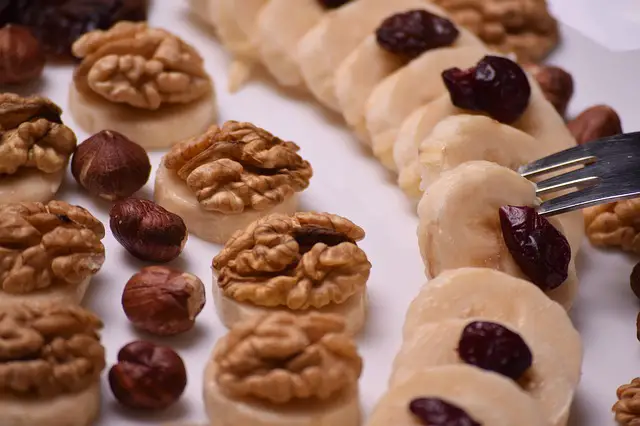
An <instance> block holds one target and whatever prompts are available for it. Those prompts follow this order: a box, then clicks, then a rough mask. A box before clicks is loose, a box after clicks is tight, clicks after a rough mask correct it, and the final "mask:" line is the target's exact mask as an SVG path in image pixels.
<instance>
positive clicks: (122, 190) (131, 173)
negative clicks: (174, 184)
mask: <svg viewBox="0 0 640 426" xmlns="http://www.w3.org/2000/svg"><path fill="white" fill-rule="evenodd" d="M71 173H72V174H73V177H74V178H75V179H76V181H77V182H78V183H79V184H80V185H81V186H82V187H83V188H84V189H86V190H87V191H89V193H91V194H93V195H96V196H98V197H100V198H104V199H106V200H110V201H113V200H117V199H121V198H127V197H129V196H131V195H133V193H135V192H136V191H138V190H139V189H140V188H142V187H143V186H144V184H145V183H147V181H148V180H149V174H151V163H150V162H149V156H148V155H147V152H146V151H145V150H144V148H142V147H141V146H140V145H138V144H137V143H135V142H132V141H130V140H129V139H128V138H127V137H126V136H124V135H122V134H120V133H118V132H114V131H112V130H103V131H101V132H99V133H96V134H95V135H93V136H91V137H90V138H89V139H87V140H86V141H84V142H82V143H81V144H80V145H78V148H77V149H76V152H75V154H73V159H72V160H71Z"/></svg>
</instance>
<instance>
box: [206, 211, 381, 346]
mask: <svg viewBox="0 0 640 426" xmlns="http://www.w3.org/2000/svg"><path fill="white" fill-rule="evenodd" d="M364 236H365V233H364V230H362V228H360V227H359V226H357V225H356V224H354V223H353V222H351V221H349V220H348V219H345V218H343V217H340V216H337V215H332V214H329V213H296V214H294V215H292V216H287V215H282V214H274V215H270V216H267V217H265V218H262V219H259V220H257V221H256V222H254V223H252V224H251V225H249V227H248V228H247V229H245V230H243V231H238V232H237V233H236V234H235V235H234V236H233V237H232V238H231V239H230V240H229V241H228V242H227V244H226V245H225V247H224V249H223V250H222V252H220V254H218V255H217V256H216V257H215V258H214V259H213V273H214V284H213V294H214V300H215V304H216V308H217V310H218V315H219V316H220V318H221V320H222V322H223V323H224V324H225V325H226V326H227V327H231V326H233V325H234V324H235V323H236V322H238V321H242V320H245V319H246V318H249V317H255V316H256V315H262V314H263V313H264V312H273V311H285V312H291V313H295V314H298V315H300V314H305V313H307V312H310V311H319V312H325V313H334V314H340V315H342V316H343V317H344V318H345V322H346V331H347V332H348V333H351V334H355V333H357V332H358V331H359V330H360V329H361V328H362V326H363V324H364V321H365V317H366V306H367V296H366V283H367V280H368V279H369V273H370V270H371V263H370V262H369V260H368V259H367V255H366V254H365V252H364V251H363V250H362V249H361V248H360V247H358V245H357V241H360V240H362V239H363V238H364Z"/></svg>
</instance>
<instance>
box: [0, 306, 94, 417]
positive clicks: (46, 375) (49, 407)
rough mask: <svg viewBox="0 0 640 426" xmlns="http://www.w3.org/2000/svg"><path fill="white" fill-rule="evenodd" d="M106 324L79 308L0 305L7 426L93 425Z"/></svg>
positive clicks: (0, 380) (0, 377) (1, 388)
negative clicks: (7, 306) (103, 326)
mask: <svg viewBox="0 0 640 426" xmlns="http://www.w3.org/2000/svg"><path fill="white" fill-rule="evenodd" d="M101 328H102V322H101V321H100V319H99V318H98V317H96V316H95V315H94V314H92V313H91V312H89V311H86V310H84V309H82V308H80V307H75V306H62V305H56V304H45V305H41V306H39V307H38V308H30V307H26V306H20V305H16V306H13V307H11V308H10V309H7V308H1V309H0V395H1V396H0V413H2V414H0V416H1V417H0V418H1V420H0V422H1V423H2V426H25V425H30V426H31V425H34V426H35V425H47V426H89V425H91V424H93V422H94V421H95V420H96V418H97V417H98V412H99V408H100V373H101V372H102V370H103V369H104V367H105V351H104V348H103V347H102V345H101V344H100V336H99V335H98V331H99V330H100V329H101Z"/></svg>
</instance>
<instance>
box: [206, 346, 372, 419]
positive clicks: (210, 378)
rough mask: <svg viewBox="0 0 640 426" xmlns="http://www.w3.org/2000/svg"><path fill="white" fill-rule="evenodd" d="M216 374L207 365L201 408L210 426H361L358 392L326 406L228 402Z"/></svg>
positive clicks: (348, 392) (345, 394) (212, 365)
mask: <svg viewBox="0 0 640 426" xmlns="http://www.w3.org/2000/svg"><path fill="white" fill-rule="evenodd" d="M211 358H213V357H211ZM215 374H216V365H215V363H214V361H209V363H208V364H207V367H206V370H205V373H204V404H205V409H206V411H207V415H208V416H209V422H210V426H240V425H247V426H249V425H251V426H274V425H278V426H360V421H361V413H360V398H359V395H358V389H357V388H351V389H348V390H345V391H343V392H342V393H341V394H340V395H338V396H337V397H335V398H332V399H331V400H329V401H327V402H319V401H316V400H314V401H306V402H301V401H295V402H291V403H288V404H282V405H279V404H269V403H267V402H261V401H257V400H234V399H231V398H229V397H227V396H226V395H224V394H223V393H222V391H221V390H220V388H219V387H218V384H217V382H216V379H215Z"/></svg>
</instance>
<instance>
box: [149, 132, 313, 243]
mask: <svg viewBox="0 0 640 426" xmlns="http://www.w3.org/2000/svg"><path fill="white" fill-rule="evenodd" d="M298 150H299V147H298V146H297V145H296V144H294V143H293V142H286V141H283V140H281V139H279V138H277V137H275V136H273V135H272V134H271V133H269V132H267V131H266V130H263V129H261V128H259V127H256V126H254V125H253V124H250V123H239V122H236V121H228V122H226V123H225V124H224V125H223V126H222V127H218V126H212V127H211V128H209V130H207V131H206V132H205V133H204V134H202V135H199V136H196V137H194V138H191V139H188V140H185V141H183V142H181V143H179V144H177V145H176V146H174V147H173V148H172V149H171V151H170V152H169V153H168V154H167V155H165V156H164V158H163V160H162V164H161V166H160V168H159V170H158V172H157V175H156V183H155V194H154V196H155V200H156V202H157V203H158V204H160V205H161V206H162V207H164V208H166V209H167V210H169V211H171V212H173V213H176V214H178V215H179V216H181V217H182V219H183V220H184V222H185V224H186V225H187V228H188V229H189V232H191V233H192V234H194V235H196V236H198V237H200V238H202V239H204V240H206V241H211V242H214V243H219V244H224V243H225V242H226V241H227V240H228V239H229V238H230V237H231V235H233V233H234V232H235V231H237V230H239V229H244V228H246V227H247V226H248V225H249V224H250V223H251V222H253V221H254V220H256V219H259V218H261V217H263V216H266V215H268V214H271V213H293V212H295V211H296V208H297V206H298V197H297V193H298V192H300V191H303V190H304V189H306V188H307V186H309V180H310V179H311V176H312V174H313V172H312V169H311V165H310V164H309V163H308V162H307V161H305V160H304V159H302V157H300V155H299V154H298Z"/></svg>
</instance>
